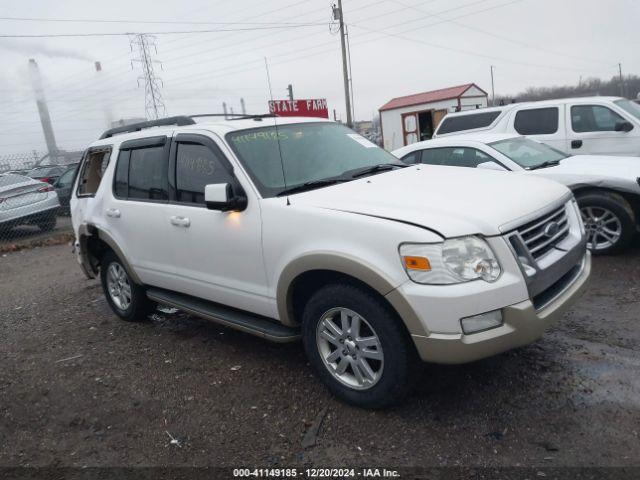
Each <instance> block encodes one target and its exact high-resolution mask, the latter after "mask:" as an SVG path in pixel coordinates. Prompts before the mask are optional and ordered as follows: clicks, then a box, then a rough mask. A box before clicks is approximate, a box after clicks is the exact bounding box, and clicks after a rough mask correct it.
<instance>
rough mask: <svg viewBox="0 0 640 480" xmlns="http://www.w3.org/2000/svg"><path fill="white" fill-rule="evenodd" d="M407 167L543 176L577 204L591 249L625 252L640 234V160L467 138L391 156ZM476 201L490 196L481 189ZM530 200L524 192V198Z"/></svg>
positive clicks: (511, 138)
mask: <svg viewBox="0 0 640 480" xmlns="http://www.w3.org/2000/svg"><path fill="white" fill-rule="evenodd" d="M392 153H393V154H394V155H395V156H396V157H398V158H400V159H401V160H403V161H404V162H405V163H408V164H418V163H423V164H430V165H448V166H452V167H467V168H483V169H489V170H500V171H512V172H519V173H521V174H527V175H540V176H543V177H546V178H550V179H552V180H556V181H558V182H560V183H563V184H565V185H566V186H568V187H569V188H571V190H573V193H574V195H575V197H576V199H577V200H578V204H579V205H580V211H581V212H582V219H583V221H584V225H585V228H586V230H587V238H588V247H589V248H590V249H591V251H592V252H593V253H596V254H609V253H618V252H620V251H622V250H624V249H625V248H626V247H627V246H628V245H629V244H630V243H631V241H632V239H633V237H634V235H635V233H636V232H637V231H638V230H639V229H640V228H639V225H640V158H637V157H610V156H600V155H576V156H568V155H566V154H564V153H562V152H560V151H558V150H555V149H554V148H551V147H549V146H547V145H545V144H542V143H540V142H537V141H535V140H531V139H528V138H525V137H522V136H517V135H513V134H490V133H484V134H483V133H479V134H468V135H458V136H451V137H441V138H437V139H434V140H427V141H424V142H418V143H414V144H411V145H407V146H406V147H402V148H400V149H398V150H394V151H393V152H392ZM478 195H491V192H485V191H483V190H482V185H478ZM523 195H526V192H523Z"/></svg>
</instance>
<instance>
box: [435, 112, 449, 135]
mask: <svg viewBox="0 0 640 480" xmlns="http://www.w3.org/2000/svg"><path fill="white" fill-rule="evenodd" d="M446 114H447V111H446V110H434V111H433V130H434V131H435V129H436V128H438V125H440V122H441V121H442V119H443V118H444V116H445V115H446Z"/></svg>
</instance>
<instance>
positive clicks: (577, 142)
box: [571, 140, 582, 148]
mask: <svg viewBox="0 0 640 480" xmlns="http://www.w3.org/2000/svg"><path fill="white" fill-rule="evenodd" d="M581 146H582V140H571V148H580V147H581Z"/></svg>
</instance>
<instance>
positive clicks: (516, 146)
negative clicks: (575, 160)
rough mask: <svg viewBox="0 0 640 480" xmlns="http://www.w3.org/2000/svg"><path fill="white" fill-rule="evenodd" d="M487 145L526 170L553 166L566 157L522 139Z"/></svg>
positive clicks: (536, 143)
mask: <svg viewBox="0 0 640 480" xmlns="http://www.w3.org/2000/svg"><path fill="white" fill-rule="evenodd" d="M489 145H491V146H492V147H493V148H495V149H496V150H497V151H499V152H500V153H502V154H503V155H505V156H507V157H508V158H510V159H511V160H513V161H514V162H516V163H517V164H518V165H520V166H521V167H523V168H526V169H535V168H539V167H541V166H547V165H554V164H557V163H558V162H559V161H560V160H562V159H564V158H567V157H568V155H565V154H564V153H562V152H561V151H559V150H556V149H555V148H551V147H550V146H549V145H545V144H544V143H538V142H534V141H533V140H529V139H528V138H523V137H516V138H508V139H507V140H500V141H498V142H493V143H490V144H489Z"/></svg>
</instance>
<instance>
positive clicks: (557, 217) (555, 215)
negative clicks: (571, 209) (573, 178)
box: [517, 205, 569, 260]
mask: <svg viewBox="0 0 640 480" xmlns="http://www.w3.org/2000/svg"><path fill="white" fill-rule="evenodd" d="M517 232H518V234H519V235H520V238H522V241H523V243H524V245H525V247H526V248H527V249H528V250H529V254H530V255H531V256H532V257H533V258H534V259H536V260H537V259H538V258H540V257H542V256H543V255H544V254H546V253H547V252H549V251H550V250H551V249H553V248H554V247H555V246H556V245H557V244H558V243H560V242H561V241H562V240H563V239H564V238H566V237H567V235H569V221H568V218H567V212H566V209H565V206H564V205H563V206H562V207H560V208H557V209H556V210H553V211H552V212H551V213H548V214H545V215H543V216H542V217H538V218H537V219H535V220H533V221H531V222H529V223H526V224H524V225H522V226H521V227H519V228H518V229H517Z"/></svg>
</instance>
